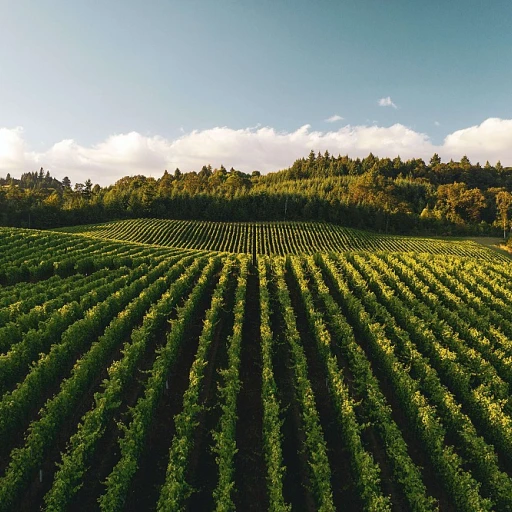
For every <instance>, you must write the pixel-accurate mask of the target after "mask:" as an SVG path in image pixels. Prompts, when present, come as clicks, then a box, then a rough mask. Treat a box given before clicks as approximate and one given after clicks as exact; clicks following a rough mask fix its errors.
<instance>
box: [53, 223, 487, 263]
mask: <svg viewBox="0 0 512 512" xmlns="http://www.w3.org/2000/svg"><path fill="white" fill-rule="evenodd" d="M56 231H59V232H66V233H74V234H80V235H83V236H88V237H93V238H100V239H107V240H120V241H131V242H140V243H146V244H154V245H159V246H163V247H181V248H187V249H201V250H209V251H222V252H232V253H250V254H252V252H253V249H255V252H256V253H257V254H267V255H281V256H284V255H286V254H304V253H305V254H313V253H315V252H329V251H333V252H345V251H398V252H417V253H429V254H451V255H458V256H471V257H478V258H484V259H488V258H491V259H494V258H495V255H494V254H493V253H492V252H491V251H489V250H488V249H485V248H483V247H482V246H481V245H479V244H477V243H475V242H473V241H456V240H438V239H431V238H420V237H406V236H387V235H379V234H376V233H371V232H367V231H359V230H354V229H350V228H343V227H341V226H337V225H333V224H327V223H318V222H258V223H243V222H207V221H182V220H161V219H133V220H125V221H117V222H109V223H105V224H95V225H88V226H74V227H71V228H61V229H58V230H56Z"/></svg>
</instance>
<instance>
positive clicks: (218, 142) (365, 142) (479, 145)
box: [0, 118, 512, 185]
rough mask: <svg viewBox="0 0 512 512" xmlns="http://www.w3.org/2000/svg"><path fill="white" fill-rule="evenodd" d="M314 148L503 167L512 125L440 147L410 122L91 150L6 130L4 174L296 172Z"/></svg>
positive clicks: (243, 132) (117, 140)
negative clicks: (34, 144) (47, 143)
mask: <svg viewBox="0 0 512 512" xmlns="http://www.w3.org/2000/svg"><path fill="white" fill-rule="evenodd" d="M312 149H313V150H314V151H315V152H317V151H321V152H322V153H323V152H324V151H325V150H328V151H329V152H330V153H331V154H335V155H338V154H342V155H345V154H348V155H349V156H351V157H353V158H355V157H364V156H367V155H368V153H369V152H370V151H371V152H372V153H373V154H375V155H378V156H379V157H390V158H394V157H395V156H397V155H400V156H401V158H402V159H404V160H405V159H409V158H423V159H425V160H426V161H427V162H428V160H429V159H430V157H431V156H432V155H433V154H434V153H438V154H439V155H440V156H441V158H442V159H443V160H444V161H447V160H449V159H450V158H453V159H454V160H460V158H461V157H462V156H463V155H467V156H468V157H469V159H470V160H471V161H472V162H477V161H480V162H481V163H484V162H485V161H486V160H489V161H490V162H491V163H495V162H496V161H498V160H501V163H502V164H503V165H512V119H499V118H490V119H487V120H485V121H484V122H482V123H481V124H479V125H476V126H471V127H469V128H465V129H462V130H457V131H455V132H453V133H451V134H449V135H448V136H447V137H446V138H445V140H444V141H443V143H442V144H439V145H435V144H433V143H432V141H431V139H430V137H429V136H428V135H427V134H424V133H419V132H416V131H414V130H412V129H410V128H408V127H406V126H404V125H402V124H394V125H392V126H389V127H381V126H366V125H363V126H351V125H346V126H343V127H340V128H339V129H338V130H331V131H316V130H313V129H312V128H311V126H310V125H304V126H301V127H300V128H298V129H297V130H295V131H292V132H280V131H277V130H275V129H274V128H270V127H253V128H243V129H238V130H235V129H232V128H228V127H216V128H211V129H208V130H201V131H199V130H194V131H192V132H189V133H185V134H183V135H181V136H180V137H179V138H177V139H166V138H163V137H160V136H151V137H148V136H144V135H142V134H140V133H137V132H130V133H126V134H119V135H112V136H110V137H108V138H107V139H106V140H104V141H102V142H100V143H98V144H95V145H93V146H88V147H86V146H82V145H80V144H79V143H78V142H76V141H74V140H72V139H67V140H63V141H60V142H58V143H56V144H54V145H53V146H52V147H50V148H48V149H47V150H45V151H41V152H36V151H32V150H31V149H30V148H29V147H28V144H27V143H26V141H25V138H24V132H23V129H22V128H19V127H18V128H12V129H9V128H0V176H5V175H6V174H7V173H8V172H9V173H11V174H12V175H13V176H20V175H21V173H23V172H27V171H36V170H39V168H40V167H44V169H46V170H49V171H50V172H51V174H52V176H55V177H57V178H58V179H62V178H63V177H64V176H69V177H70V179H71V181H72V182H73V183H75V182H83V181H85V180H86V179H87V178H90V179H91V180H92V181H93V182H94V183H100V184H101V185H109V184H113V183H114V182H115V181H116V180H117V179H119V178H121V177H123V176H126V175H135V174H145V175H147V176H149V175H152V176H154V177H159V176H161V175H162V173H163V171H164V169H168V170H169V171H171V172H172V171H173V170H174V169H175V168H176V167H179V168H180V169H181V170H182V171H192V170H196V171H199V170H200V169H201V166H203V165H204V164H208V163H210V164H211V165H212V166H213V167H219V166H220V165H221V164H223V165H224V166H226V167H227V168H229V167H231V166H233V167H235V169H239V170H241V171H244V172H251V171H253V170H259V171H261V172H262V173H267V172H269V171H276V170H279V169H282V168H285V167H288V166H290V165H291V164H292V163H293V161H294V160H295V159H296V158H299V157H302V156H307V155H308V153H309V152H310V151H311V150H312Z"/></svg>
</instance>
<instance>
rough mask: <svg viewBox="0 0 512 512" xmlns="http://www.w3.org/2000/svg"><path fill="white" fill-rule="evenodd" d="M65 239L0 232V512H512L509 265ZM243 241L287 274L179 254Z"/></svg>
mask: <svg viewBox="0 0 512 512" xmlns="http://www.w3.org/2000/svg"><path fill="white" fill-rule="evenodd" d="M251 230H253V231H251ZM72 231H74V233H59V232H51V231H37V230H22V229H16V228H0V243H1V245H2V248H3V251H2V253H1V254H0V395H1V396H0V511H6V512H7V511H11V510H18V509H19V510H39V509H40V508H41V507H43V509H44V510H48V511H62V510H73V511H84V512H85V511H90V510H96V509H98V507H99V509H100V510H102V511H111V510H127V511H133V512H135V511H137V512H139V511H141V510H159V511H167V510H177V509H189V510H214V509H216V510H243V511H261V510H272V511H286V510H290V508H291V509H293V510H308V511H313V510H332V511H333V510H340V511H341V510H344V511H346V510H348V511H353V512H356V511H360V510H378V511H391V510H422V511H434V510H458V511H468V510H498V511H506V510H511V509H512V457H511V454H512V408H511V404H512V394H511V392H510V388H509V386H510V384H511V383H512V367H511V364H510V361H512V348H511V343H510V340H511V339H512V322H511V321H510V318H512V306H511V304H512V285H511V283H510V275H511V274H512V261H511V260H510V259H508V258H505V257H502V256H501V255H500V254H498V253H496V252H494V251H491V250H490V249H487V248H484V247H481V246H478V245H476V244H474V243H471V242H450V241H439V240H428V239H415V238H405V237H403V238H402V237H400V238H399V237H395V238H393V237H384V236H378V235H370V234H368V233H363V232H358V231H352V230H345V229H342V228H339V227H334V226H329V225H327V224H302V223H287V224H282V223H262V224H258V225H257V226H256V230H255V231H254V225H253V224H233V223H230V224H227V223H226V224H221V223H219V224H215V223H201V222H185V223H184V222H172V221H153V220H139V221H137V223H135V221H126V222H120V223H110V224H106V225H98V226H88V227H86V228H85V229H84V228H74V229H72ZM196 232H197V234H196V235H194V233H196ZM199 233H200V234H199ZM252 233H256V234H257V238H256V239H257V247H258V248H261V249H262V252H265V251H268V252H269V253H279V252H285V251H286V252H287V251H290V252H297V254H295V255H294V254H287V255H286V256H285V257H283V256H279V255H276V254H262V253H260V252H259V250H258V252H259V254H258V255H257V264H256V266H253V264H252V260H251V257H250V255H249V254H247V253H246V252H231V253H229V252H218V251H207V250H201V251H200V250H197V249H192V248H191V247H196V248H200V247H208V248H211V247H215V248H217V249H219V251H224V250H228V249H229V250H232V251H234V250H236V249H238V248H239V247H240V249H241V248H242V247H243V248H244V250H245V248H246V247H245V246H246V245H248V244H249V241H250V240H251V234H252ZM123 236H124V237H126V238H128V237H129V238H131V240H130V241H123V240H121V239H122V237H123ZM109 237H111V238H112V239H109ZM244 237H245V238H244ZM258 237H260V238H258ZM114 238H116V239H115V240H114ZM241 240H244V242H243V243H241ZM258 240H260V242H258ZM145 242H151V243H145ZM174 244H176V245H175V246H172V245H174ZM179 244H182V245H183V247H178V245H179ZM187 244H188V246H189V247H184V245H187ZM165 245H168V246H165ZM384 247H386V248H387V249H388V250H382V249H383V248H384ZM318 248H322V249H323V251H324V252H322V253H316V254H314V255H313V254H311V253H312V252H313V251H315V250H317V249H318ZM349 248H355V249H357V251H350V250H348V249H349ZM327 251H329V254H327ZM247 475H250V478H248V477H247Z"/></svg>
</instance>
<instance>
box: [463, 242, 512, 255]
mask: <svg viewBox="0 0 512 512" xmlns="http://www.w3.org/2000/svg"><path fill="white" fill-rule="evenodd" d="M463 240H471V241H472V242H476V243H477V244H480V245H483V246H484V247H487V248H488V249H491V250H493V251H495V252H497V253H498V254H501V255H502V256H505V257H507V258H510V259H512V253H511V252H510V251H508V250H507V249H502V248H501V245H502V244H503V238H496V237H491V236H473V237H465V238H463Z"/></svg>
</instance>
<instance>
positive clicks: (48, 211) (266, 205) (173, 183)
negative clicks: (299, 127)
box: [0, 151, 512, 235]
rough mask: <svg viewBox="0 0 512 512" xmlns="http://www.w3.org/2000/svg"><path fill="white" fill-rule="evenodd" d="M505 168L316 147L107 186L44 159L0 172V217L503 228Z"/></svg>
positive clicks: (31, 221) (416, 229)
mask: <svg viewBox="0 0 512 512" xmlns="http://www.w3.org/2000/svg"><path fill="white" fill-rule="evenodd" d="M511 192H512V168H510V167H503V166H502V165H501V163H500V162H497V163H496V164H495V165H491V164H490V163H489V162H486V163H485V165H483V166H481V165H480V163H478V162H477V163H475V164H473V163H471V162H470V160H469V159H468V158H467V156H463V157H462V158H461V160H460V161H459V162H455V161H453V160H450V161H449V162H442V161H441V158H440V157H439V155H437V154H434V155H433V156H432V158H431V159H430V161H429V162H428V163H426V162H425V161H424V160H422V159H420V158H416V159H410V160H407V161H403V160H402V159H401V158H400V157H399V156H397V157H396V158H394V159H390V158H378V157H377V156H374V155H373V154H372V153H370V154H369V155H368V156H367V157H365V158H363V159H359V158H355V159H353V158H350V157H348V156H337V157H335V156H333V155H330V154H329V152H327V151H326V152H325V153H323V154H321V153H315V152H314V151H311V152H310V154H309V155H308V157H306V158H299V159H297V160H296V161H295V162H294V163H293V164H292V165H291V166H290V167H289V168H287V169H283V170H281V171H278V172H274V173H269V174H267V175H261V174H260V172H258V171H253V172H252V173H250V174H249V173H244V172H241V171H238V170H235V169H233V168H231V169H230V170H229V171H228V170H227V169H226V168H225V167H224V166H220V168H215V169H213V168H212V167H211V165H205V166H203V167H202V169H201V170H200V171H199V172H196V171H192V172H186V173H185V172H181V171H180V170H179V169H176V170H175V171H174V172H172V173H170V172H168V171H167V170H166V171H164V172H163V174H162V176H161V177H159V178H152V177H146V176H143V175H136V176H125V177H124V178H121V179H120V180H118V181H117V182H116V183H115V184H114V185H110V186H107V187H101V186H99V185H97V184H96V185H93V183H92V181H91V180H90V179H88V180H86V181H85V182H84V183H75V184H74V186H72V183H71V180H70V179H69V178H68V177H65V178H64V179H62V180H61V181H59V180H57V179H56V178H54V177H52V176H51V174H50V172H49V171H44V169H43V168H41V169H40V170H39V172H28V173H24V174H22V175H21V177H20V178H19V179H17V178H13V177H11V176H10V175H9V174H8V175H7V176H6V177H5V178H0V224H1V225H4V226H19V227H32V228H51V227H59V226H66V225H77V224H89V223H97V222H104V221H109V220H117V219H123V218H137V217H155V218H169V219H207V220H223V221H257V220H316V221H328V222H334V223H337V224H342V225H344V226H349V227H356V228H361V229H371V230H374V231H379V232H388V233H414V234H421V233H423V234H447V235H458V234H489V235H491V234H497V233H499V232H500V233H503V234H504V235H506V234H507V233H508V231H509V229H510V219H509V217H510V210H511V205H512V195H511Z"/></svg>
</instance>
